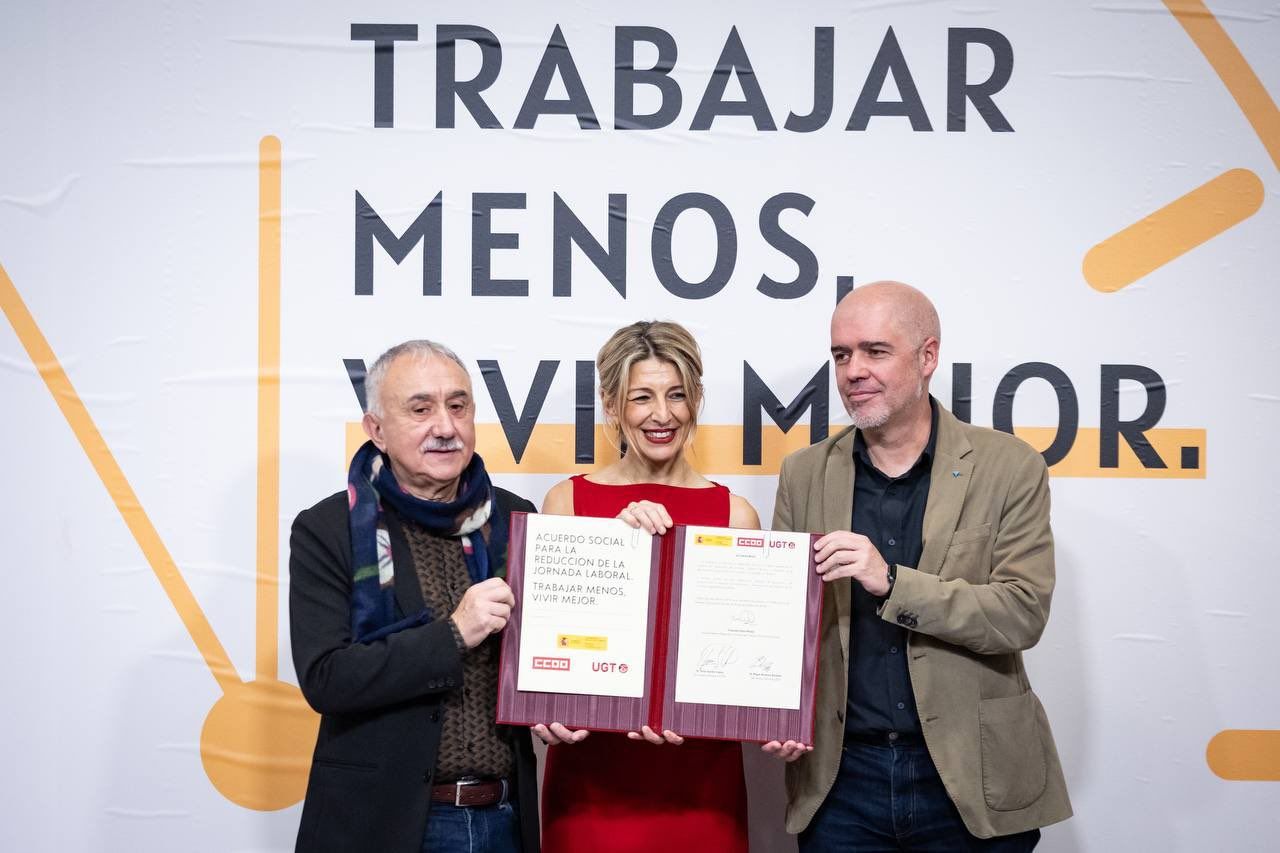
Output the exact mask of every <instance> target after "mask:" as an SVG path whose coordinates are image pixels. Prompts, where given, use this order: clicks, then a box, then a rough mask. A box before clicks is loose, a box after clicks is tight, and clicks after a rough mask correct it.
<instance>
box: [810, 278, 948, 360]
mask: <svg viewBox="0 0 1280 853" xmlns="http://www.w3.org/2000/svg"><path fill="white" fill-rule="evenodd" d="M863 312H866V313H875V314H880V315H882V316H885V317H886V318H888V319H889V320H890V322H891V323H892V324H893V326H894V327H895V328H896V329H897V331H899V332H900V333H901V334H902V335H903V336H904V337H905V338H906V339H907V341H908V342H909V343H910V344H911V346H913V347H919V346H921V345H923V344H924V342H925V341H926V340H928V339H929V338H934V339H936V340H937V341H939V342H941V341H942V324H941V323H939V322H938V312H937V310H935V309H934V307H933V303H932V302H930V301H929V297H927V296H925V295H924V294H923V293H921V292H920V291H918V290H916V289H915V288H914V287H912V286H911V285H909V284H903V283H902V282H900V281H873V282H871V283H870V284H864V285H862V286H861V287H857V288H854V289H853V290H852V291H850V292H849V293H847V294H846V295H845V297H844V299H841V300H840V303H839V304H838V305H836V310H835V313H834V314H833V315H832V316H831V322H832V323H833V324H834V323H835V322H837V320H838V319H841V318H842V317H843V318H847V317H850V316H853V315H855V314H857V313H863Z"/></svg>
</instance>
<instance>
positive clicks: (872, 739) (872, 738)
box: [844, 732, 924, 746]
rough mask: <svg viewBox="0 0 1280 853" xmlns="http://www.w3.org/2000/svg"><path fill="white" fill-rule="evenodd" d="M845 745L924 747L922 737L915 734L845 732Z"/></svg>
mask: <svg viewBox="0 0 1280 853" xmlns="http://www.w3.org/2000/svg"><path fill="white" fill-rule="evenodd" d="M844 742H845V743H860V744H864V745H866V746H924V737H923V736H922V735H919V734H917V733H915V732H875V733H859V734H854V733H852V732H845V734H844Z"/></svg>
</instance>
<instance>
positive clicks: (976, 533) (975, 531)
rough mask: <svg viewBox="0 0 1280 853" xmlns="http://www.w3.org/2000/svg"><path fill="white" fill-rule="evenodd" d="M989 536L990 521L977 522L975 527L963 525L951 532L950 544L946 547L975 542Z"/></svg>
mask: <svg viewBox="0 0 1280 853" xmlns="http://www.w3.org/2000/svg"><path fill="white" fill-rule="evenodd" d="M990 536H991V522H989V521H988V522H987V523H986V524H979V525H978V526H977V527H964V528H961V529H960V530H957V531H956V532H955V533H952V534H951V544H950V545H949V546H948V548H954V547H956V546H957V545H963V544H964V543H966V542H977V541H980V540H983V539H988V538H990Z"/></svg>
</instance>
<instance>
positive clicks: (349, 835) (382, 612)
mask: <svg viewBox="0 0 1280 853" xmlns="http://www.w3.org/2000/svg"><path fill="white" fill-rule="evenodd" d="M365 390H366V392H367V394H366V397H367V400H368V412H367V413H366V414H365V416H364V429H365V432H366V433H367V434H368V436H369V441H368V442H367V443H366V444H365V445H364V446H363V447H362V448H360V450H359V452H357V453H356V455H355V458H354V459H353V460H352V463H351V470H350V474H349V476H348V484H347V490H346V491H345V492H339V493H338V494H336V495H333V496H331V497H329V498H326V499H325V500H323V501H321V502H320V503H318V504H316V505H315V506H313V507H312V508H311V509H308V510H305V511H303V512H302V513H301V514H299V515H298V518H297V520H296V521H295V522H294V525H293V536H292V538H291V540H290V557H289V575H290V590H289V612H290V621H291V631H292V644H293V659H294V665H295V667H296V669H297V672H298V682H299V685H300V686H301V688H302V692H303V695H304V696H306V698H307V701H308V702H310V703H311V706H312V707H313V708H315V709H316V710H317V711H319V712H320V714H321V715H322V718H321V723H320V733H319V736H318V737H317V739H316V748H315V755H314V758H313V761H312V766H311V776H310V779H309V780H308V784H307V796H306V801H305V804H304V805H303V810H302V822H301V826H300V827H299V830H298V840H297V849H298V850H299V851H308V853H310V851H335V853H338V851H343V853H345V852H346V851H353V850H378V851H403V853H417V851H421V850H448V851H474V852H475V853H508V851H524V853H532V851H536V850H537V849H538V820H537V819H538V805H537V790H536V767H535V764H534V758H533V748H532V742H531V740H530V736H529V730H528V729H524V728H522V729H509V728H507V727H500V726H496V725H495V724H494V719H495V716H496V714H495V709H496V702H497V682H498V644H497V638H496V637H495V636H494V635H496V634H497V633H498V632H499V631H501V630H502V628H503V627H504V626H505V625H506V622H507V618H508V616H509V615H510V613H511V607H512V605H513V604H514V599H513V598H512V595H511V590H510V588H508V586H507V584H506V582H505V581H504V580H503V579H502V578H503V576H504V575H505V572H506V559H507V521H508V518H509V516H510V513H511V511H512V510H522V511H526V512H532V511H533V509H534V508H533V505H532V504H531V503H529V502H528V501H526V500H524V499H523V498H520V497H517V496H515V495H513V494H511V493H510V492H507V491H504V490H503V489H499V488H496V487H495V486H493V484H492V483H491V482H490V480H489V476H488V474H487V473H486V472H485V469H484V462H483V461H482V460H481V459H480V457H479V456H478V455H476V453H475V401H474V399H473V396H472V390H471V379H470V377H469V376H468V374H467V370H466V368H465V367H464V366H463V364H462V362H461V361H460V360H459V359H458V357H457V356H456V355H455V354H454V353H453V352H452V351H451V350H449V349H448V348H447V347H444V346H442V345H440V344H437V343H434V342H432V341H408V342H405V343H402V344H400V345H398V346H395V347H392V348H391V349H390V350H388V351H387V352H386V353H384V354H383V355H382V356H381V357H380V358H379V359H378V360H377V361H376V362H374V364H373V366H372V367H371V368H370V369H369V373H368V376H367V377H366V379H365Z"/></svg>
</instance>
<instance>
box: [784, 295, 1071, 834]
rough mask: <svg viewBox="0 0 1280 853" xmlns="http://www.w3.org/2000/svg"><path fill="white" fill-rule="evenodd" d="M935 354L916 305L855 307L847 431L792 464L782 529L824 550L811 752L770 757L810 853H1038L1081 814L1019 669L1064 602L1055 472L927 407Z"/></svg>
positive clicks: (840, 360) (837, 354) (885, 300)
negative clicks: (1053, 507)
mask: <svg viewBox="0 0 1280 853" xmlns="http://www.w3.org/2000/svg"><path fill="white" fill-rule="evenodd" d="M941 339H942V331H941V326H940V324H939V322H938V314H937V312H936V310H935V309H934V307H933V305H932V303H930V301H929V299H928V298H927V297H926V296H925V295H924V294H923V293H921V292H920V291H918V290H916V289H915V288H913V287H909V286H908V285H905V284H902V283H899V282H876V283H874V284H868V285H864V286H862V287H859V288H857V289H855V290H853V291H852V292H851V293H849V294H848V295H847V296H846V297H845V298H844V299H843V300H841V302H840V303H839V305H837V307H836V310H835V313H834V314H833V315H832V318H831V358H832V361H833V363H834V366H835V374H836V382H837V385H838V387H839V390H840V397H841V400H842V401H843V402H844V406H845V409H846V410H847V411H848V412H849V416H850V418H851V419H852V421H853V426H851V427H849V428H847V429H845V430H844V431H842V432H840V433H839V434H837V435H834V436H831V437H830V438H828V439H826V440H825V441H822V442H820V443H818V444H815V445H813V446H812V447H808V448H805V449H804V450H800V451H797V452H796V453H793V454H791V455H790V456H788V457H787V458H786V459H785V460H784V461H783V464H782V471H781V473H780V475H779V479H778V494H777V500H776V506H775V510H774V517H773V527H774V528H775V529H778V530H796V531H807V532H813V533H819V534H824V535H823V536H822V538H821V539H819V540H818V542H817V543H816V546H815V547H816V549H817V557H816V559H817V563H818V566H817V571H818V572H819V573H820V574H821V575H822V578H823V580H824V581H825V582H826V590H825V596H826V597H825V600H824V609H823V614H822V628H821V641H822V644H823V648H822V654H821V657H820V672H819V679H818V707H817V719H816V723H815V729H814V743H813V744H812V745H802V744H796V743H792V742H788V743H785V744H779V743H776V742H775V743H773V744H768V745H766V747H765V750H766V752H770V753H772V754H775V755H777V756H778V757H780V758H782V759H784V760H786V761H788V765H787V791H788V795H789V802H788V808H787V829H788V831H790V832H795V833H800V839H799V841H800V849H801V851H827V850H930V851H939V850H948V851H949V850H981V851H1026V850H1031V849H1033V848H1034V847H1035V845H1036V843H1037V842H1038V841H1039V838H1040V831H1039V827H1042V826H1046V825H1048V824H1051V823H1055V822H1057V821H1061V820H1065V819H1066V818H1067V817H1070V815H1071V804H1070V802H1069V800H1068V798H1067V789H1066V782H1065V781H1064V779H1063V775H1062V768H1061V765H1060V764H1059V761H1058V754H1057V749H1056V747H1055V746H1054V742H1053V735H1052V733H1051V732H1050V730H1049V722H1048V719H1047V718H1046V716H1045V712H1044V709H1043V707H1042V706H1041V704H1040V700H1039V699H1038V698H1036V695H1035V693H1033V692H1032V690H1031V685H1030V682H1029V681H1028V680H1027V674H1026V670H1025V669H1024V668H1023V663H1022V652H1023V651H1025V650H1026V649H1029V648H1031V647H1032V646H1034V645H1035V644H1036V642H1037V641H1038V640H1039V639H1040V635H1041V633H1042V632H1043V631H1044V627H1045V623H1046V622H1047V620H1048V617H1049V601H1050V598H1051V596H1052V593H1053V586H1054V560H1053V534H1052V532H1051V531H1050V528H1049V484H1048V472H1047V470H1046V467H1045V463H1044V460H1043V458H1042V457H1041V456H1040V454H1039V453H1037V452H1036V451H1035V450H1034V449H1033V448H1031V447H1030V446H1029V445H1027V444H1025V443H1024V442H1022V441H1021V440H1019V439H1017V438H1015V437H1013V436H1011V435H1007V434H1005V433H1002V432H997V431H995V430H991V429H987V428H984V427H975V426H971V425H970V424H966V423H963V422H962V421H960V420H958V419H957V418H956V417H955V416H954V415H952V414H951V413H950V412H948V411H947V410H946V409H945V408H943V407H942V405H941V404H940V403H938V401H937V400H935V399H934V398H933V397H932V396H930V394H929V382H930V380H931V379H932V377H933V374H934V371H935V370H937V367H938V350H939V346H940V343H941Z"/></svg>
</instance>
